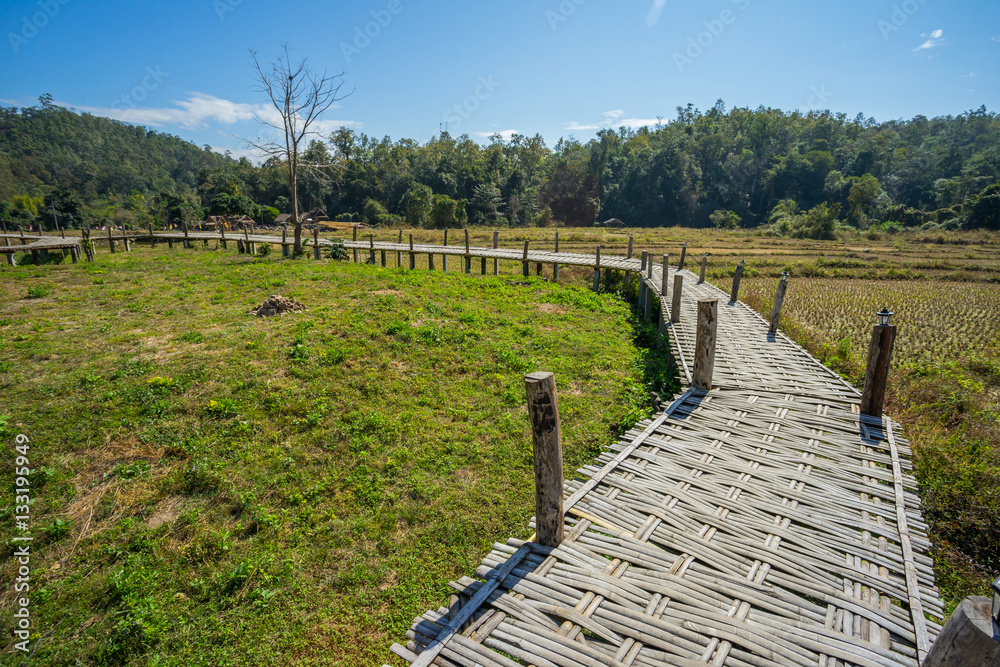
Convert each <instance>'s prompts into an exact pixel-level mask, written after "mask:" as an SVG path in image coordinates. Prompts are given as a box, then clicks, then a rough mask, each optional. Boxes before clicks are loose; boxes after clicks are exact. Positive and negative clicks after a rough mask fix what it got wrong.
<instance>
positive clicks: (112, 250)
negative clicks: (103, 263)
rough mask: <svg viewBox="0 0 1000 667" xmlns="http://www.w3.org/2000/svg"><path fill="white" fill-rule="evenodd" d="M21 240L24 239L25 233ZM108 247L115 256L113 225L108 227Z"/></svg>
mask: <svg viewBox="0 0 1000 667" xmlns="http://www.w3.org/2000/svg"><path fill="white" fill-rule="evenodd" d="M21 238H24V237H23V232H22V237H21ZM108 246H109V247H110V248H111V254H112V255H113V254H115V239H114V237H113V236H111V225H108Z"/></svg>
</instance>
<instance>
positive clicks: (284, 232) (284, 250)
mask: <svg viewBox="0 0 1000 667" xmlns="http://www.w3.org/2000/svg"><path fill="white" fill-rule="evenodd" d="M290 252H291V251H290V250H289V249H288V227H282V228H281V256H282V257H288V255H289V253H290Z"/></svg>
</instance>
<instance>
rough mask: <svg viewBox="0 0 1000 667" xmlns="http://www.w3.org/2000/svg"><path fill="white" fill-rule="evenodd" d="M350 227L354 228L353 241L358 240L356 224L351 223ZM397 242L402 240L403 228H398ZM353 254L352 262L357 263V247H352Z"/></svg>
mask: <svg viewBox="0 0 1000 667" xmlns="http://www.w3.org/2000/svg"><path fill="white" fill-rule="evenodd" d="M351 227H352V228H353V229H354V242H355V243H357V242H358V226H357V225H355V224H352V225H351ZM399 242H400V243H402V242H403V230H402V229H401V230H399ZM353 254H354V263H355V264H357V263H358V249H357V248H354V249H353Z"/></svg>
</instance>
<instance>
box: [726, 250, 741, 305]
mask: <svg viewBox="0 0 1000 667" xmlns="http://www.w3.org/2000/svg"><path fill="white" fill-rule="evenodd" d="M741 280H743V260H742V259H741V260H740V263H739V266H737V267H736V274H735V275H733V291H732V293H731V294H730V295H729V303H736V302H737V301H739V300H740V281H741Z"/></svg>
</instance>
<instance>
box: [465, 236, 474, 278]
mask: <svg viewBox="0 0 1000 667" xmlns="http://www.w3.org/2000/svg"><path fill="white" fill-rule="evenodd" d="M465 273H466V274H469V273H472V255H470V254H469V228H468V227H466V228H465Z"/></svg>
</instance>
